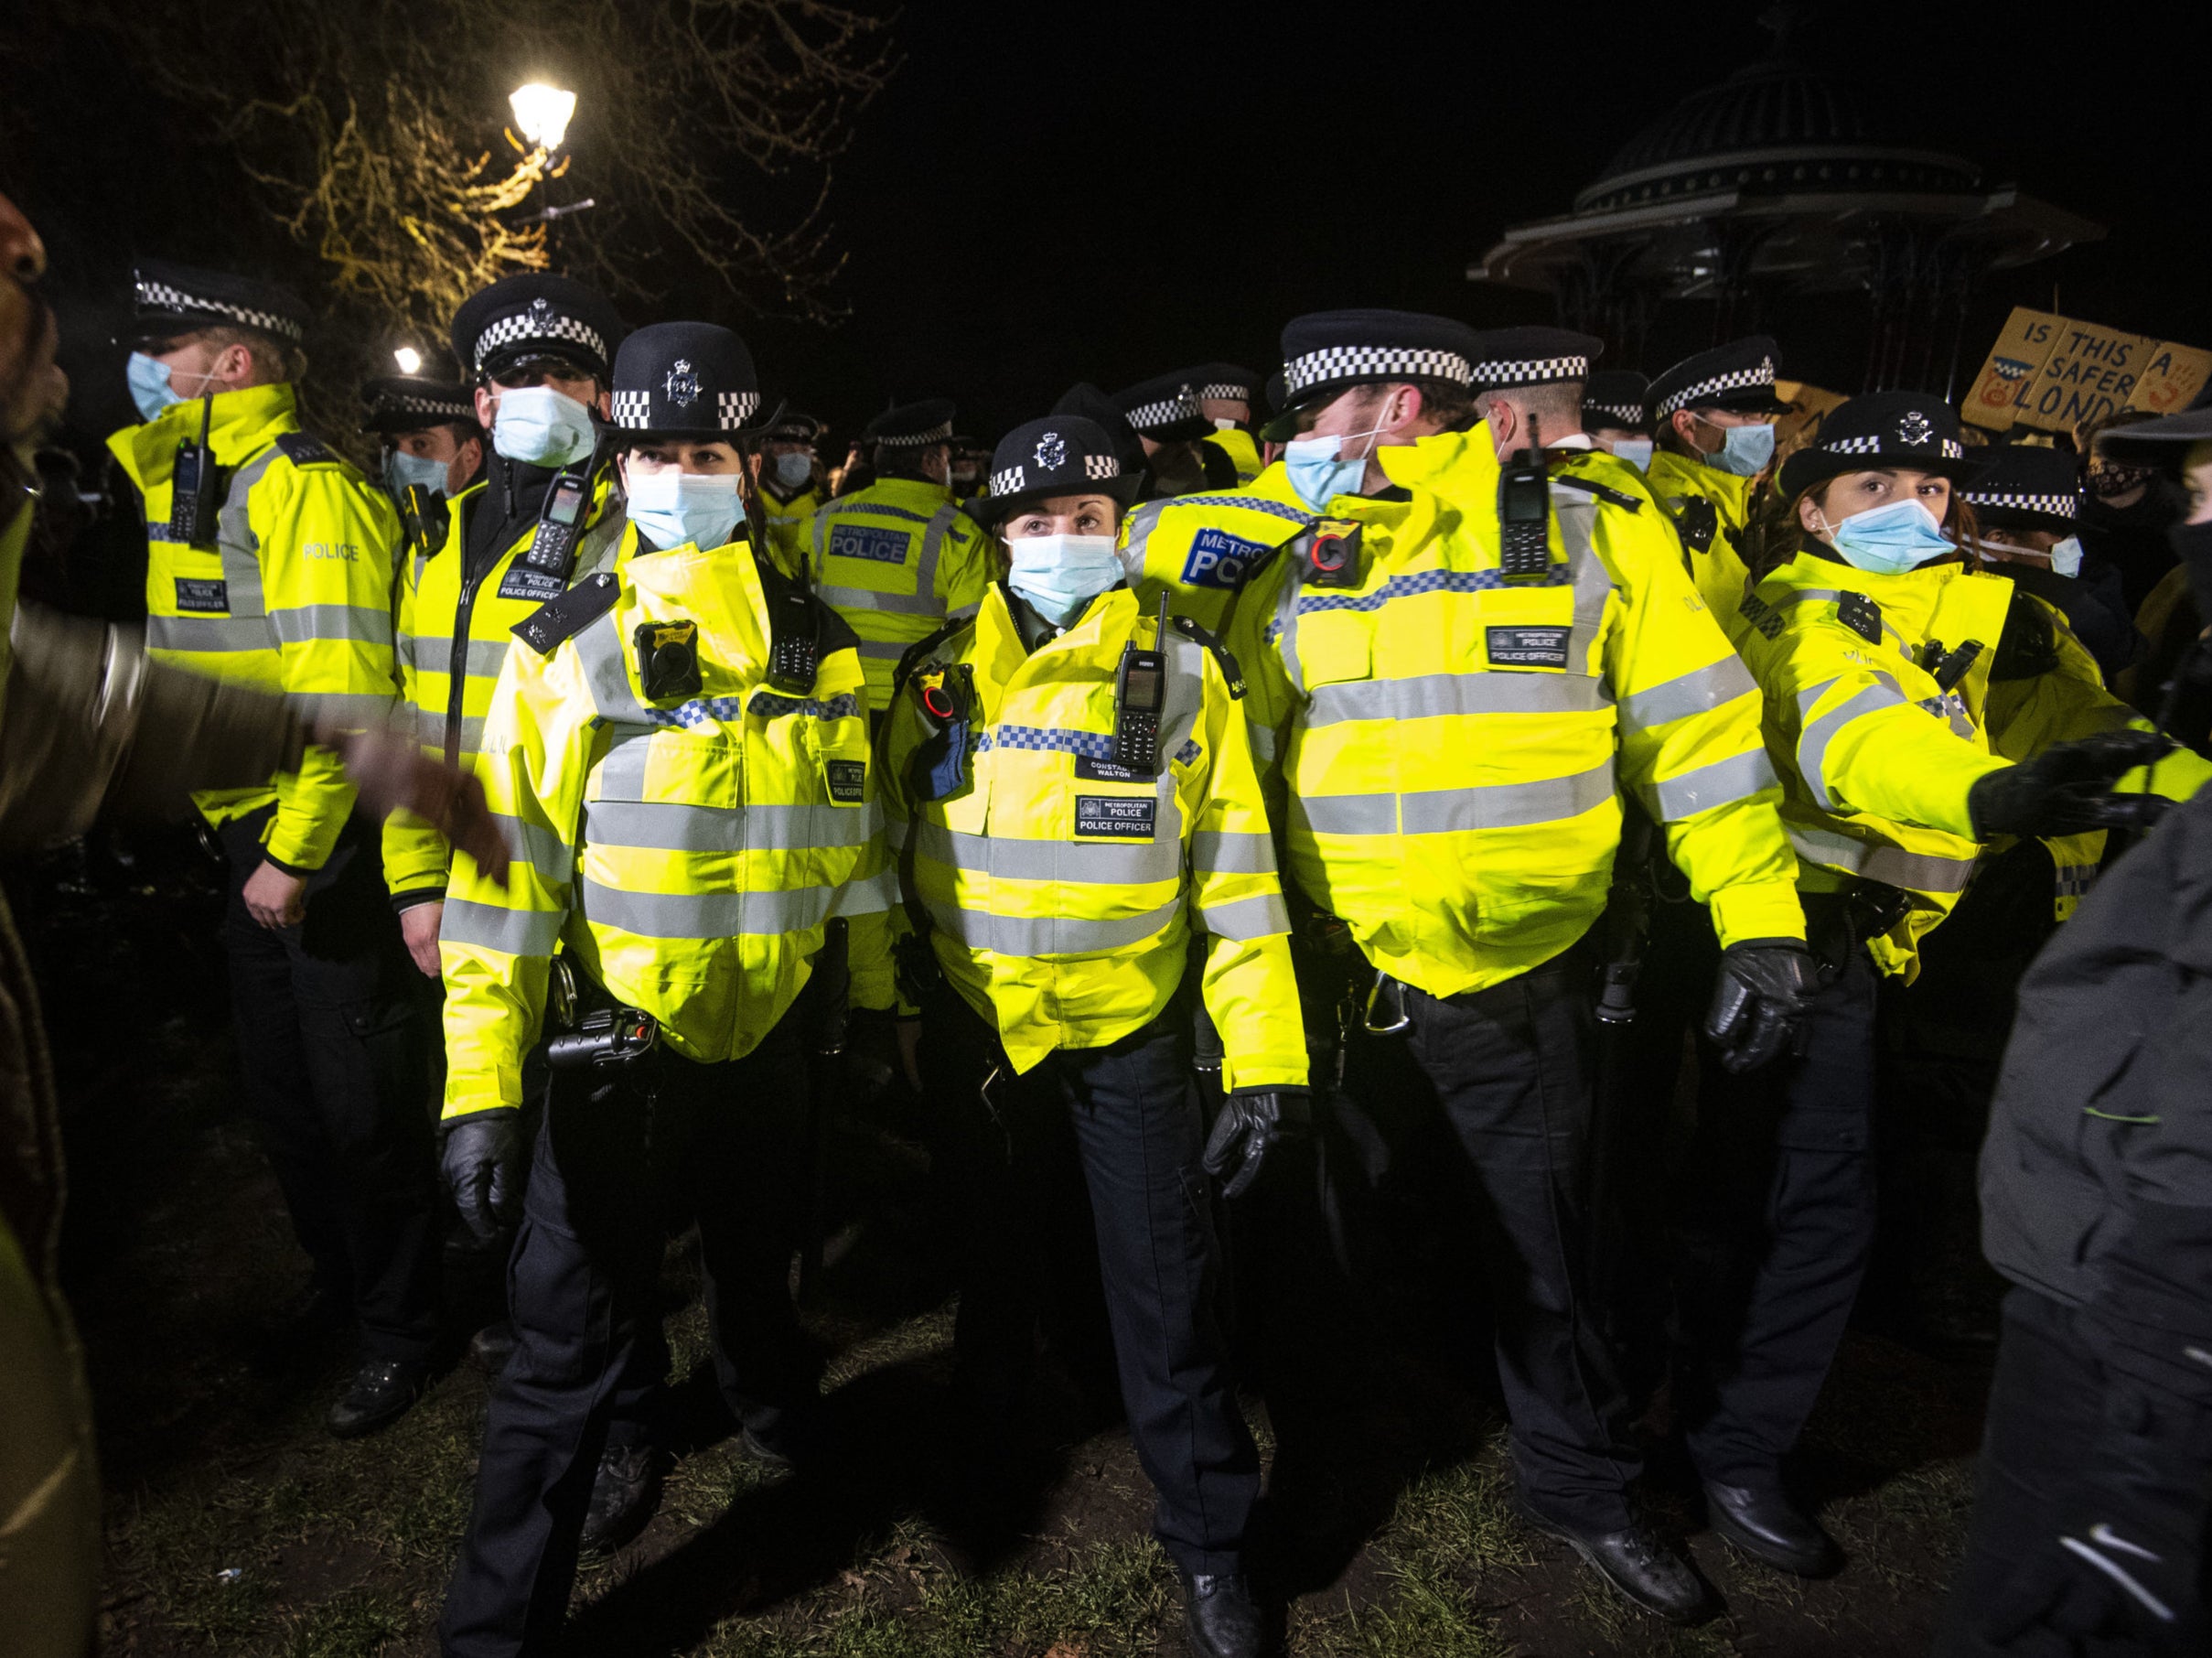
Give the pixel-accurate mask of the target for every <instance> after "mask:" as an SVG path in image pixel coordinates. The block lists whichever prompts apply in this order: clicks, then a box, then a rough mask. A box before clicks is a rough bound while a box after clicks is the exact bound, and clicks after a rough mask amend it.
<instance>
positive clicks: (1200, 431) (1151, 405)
mask: <svg viewBox="0 0 2212 1658" xmlns="http://www.w3.org/2000/svg"><path fill="white" fill-rule="evenodd" d="M1113 404H1114V407H1115V408H1117V409H1119V410H1121V411H1122V414H1123V415H1124V416H1126V417H1127V419H1128V421H1129V424H1130V425H1132V426H1133V427H1134V428H1135V429H1136V431H1137V434H1138V436H1143V437H1149V438H1151V439H1152V440H1153V442H1154V443H1187V442H1188V441H1189V440H1190V439H1192V438H1195V437H1203V436H1206V435H1207V434H1208V432H1210V431H1212V430H1213V429H1214V423H1213V422H1212V421H1210V420H1208V419H1207V418H1206V416H1205V415H1204V414H1200V413H1199V412H1198V388H1197V382H1195V381H1193V380H1192V379H1191V378H1190V376H1189V375H1187V374H1155V375H1154V377H1153V378H1152V379H1150V380H1141V381H1139V382H1137V383H1136V384H1135V385H1133V386H1125V387H1123V388H1122V390H1121V391H1119V392H1116V393H1114V394H1113Z"/></svg>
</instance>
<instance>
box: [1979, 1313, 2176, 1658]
mask: <svg viewBox="0 0 2212 1658" xmlns="http://www.w3.org/2000/svg"><path fill="white" fill-rule="evenodd" d="M2098 1348H2099V1344H2098V1342H2097V1341H2095V1340H2092V1339H2090V1338H2088V1337H2087V1336H2085V1334H2084V1333H2083V1332H2082V1331H2081V1330H2079V1329H2078V1328H2077V1323H2076V1315H2075V1313H2074V1310H2073V1309H2072V1308H2068V1307H2066V1306H2064V1305H2063V1304H2061V1303H2059V1302H2057V1301H2054V1300H2052V1299H2051V1298H2050V1297H2047V1296H2043V1295H2039V1294H2037V1293H2036V1292H2035V1291H2034V1290H2029V1289H2017V1288H2016V1289H2014V1290H2013V1292H2012V1293H2011V1294H2010V1295H2009V1296H2007V1297H2005V1302H2004V1317H2003V1334H2002V1336H2001V1337H2000V1340H1999V1342H1998V1348H1997V1373H1996V1376H1995V1377H1994V1379H1993V1380H1992V1383H1991V1384H1990V1398H1989V1410H1988V1415H1987V1416H1986V1417H1985V1420H1984V1426H1983V1429H1982V1439H1981V1468H1980V1470H1979V1474H1978V1478H1977V1480H1976V1489H1975V1492H1974V1517H1973V1521H1972V1523H1971V1526H1970V1529H1969V1531H1968V1533H1967V1543H1966V1559H1965V1561H1964V1562H1963V1563H1962V1564H1961V1565H1960V1568H1959V1573H1958V1576H1957V1577H1955V1578H1954V1579H1953V1580H1952V1584H1951V1598H1950V1604H1949V1609H1948V1610H1947V1611H1946V1614H1945V1618H1944V1625H1943V1629H1942V1632H1941V1633H1940V1634H1939V1635H1938V1638H1937V1641H1936V1652H1937V1653H1938V1655H1939V1658H1997V1655H1998V1654H2003V1655H2004V1658H2201V1655H2202V1653H2204V1651H2205V1650H2206V1649H2205V1648H2204V1646H2203V1645H2202V1644H2201V1642H2203V1641H2204V1638H2205V1637H2204V1630H2205V1627H2206V1625H2205V1620H2206V1604H2207V1596H2208V1594H2212V1574H2208V1572H2207V1568H2208V1567H2212V1553H2208V1552H2207V1550H2208V1549H2212V1541H2208V1540H2207V1522H2208V1521H2212V1409H2207V1408H2206V1407H2204V1406H2203V1405H2196V1406H2191V1405H2187V1404H2185V1403H2184V1402H2183V1401H2181V1400H2179V1399H2176V1398H2174V1397H2173V1396H2172V1395H2164V1394H2161V1395H2156V1396H2153V1391H2152V1390H2150V1389H2147V1388H2145V1387H2143V1386H2142V1384H2141V1383H2138V1382H2136V1381H2135V1380H2133V1379H2132V1378H2131V1377H2129V1376H2127V1375H2126V1374H2124V1373H2121V1372H2119V1371H2116V1370H2114V1369H2113V1368H2112V1367H2111V1366H2110V1365H2109V1364H2107V1363H2106V1362H2104V1361H2103V1359H2102V1357H2101V1356H2100V1354H2099V1351H2098ZM2115 1419H2119V1420H2121V1421H2124V1422H2125V1423H2126V1424H2127V1425H2128V1427H2129V1428H2130V1429H2131V1432H2132V1433H2133V1434H2135V1435H2138V1436H2141V1437H2142V1438H2144V1439H2146V1440H2148V1441H2149V1442H2150V1446H2151V1450H2150V1454H2148V1455H2138V1456H2135V1457H2133V1458H2131V1459H2130V1464H2131V1468H2132V1469H2133V1470H2135V1471H2136V1473H2137V1474H2138V1475H2139V1476H2140V1477H2142V1478H2144V1479H2147V1480H2151V1481H2152V1482H2153V1483H2152V1484H2151V1485H2150V1487H2149V1488H2148V1489H2144V1488H2141V1487H2137V1488H2135V1489H2134V1490H2133V1495H2134V1497H2135V1499H2136V1501H2137V1502H2140V1503H2142V1505H2143V1506H2144V1507H2145V1508H2147V1509H2153V1510H2157V1511H2162V1512H2164V1513H2167V1514H2174V1513H2194V1514H2195V1515H2196V1523H2195V1525H2194V1528H2193V1532H2194V1536H2195V1553H2194V1557H2193V1558H2186V1559H2183V1560H2181V1561H2178V1562H2176V1564H2177V1565H2179V1566H2180V1567H2181V1569H2180V1571H2179V1572H2177V1573H2175V1574H2173V1575H2171V1576H2166V1575H2163V1574H2162V1576H2161V1577H2160V1578H2159V1582H2160V1583H2161V1584H2162V1585H2164V1584H2171V1583H2173V1582H2174V1581H2176V1580H2185V1581H2186V1580H2193V1581H2194V1582H2195V1584H2196V1597H2195V1605H2194V1606H2190V1607H2181V1608H2176V1609H2175V1610H2177V1611H2179V1612H2180V1613H2181V1616H2180V1618H2179V1619H2178V1620H2177V1623H2176V1625H2175V1629H2174V1633H2173V1635H2172V1636H2171V1637H2170V1638H2169V1639H2168V1640H2166V1641H2164V1642H2159V1641H2157V1640H2145V1639H2142V1638H2140V1637H2137V1638H2130V1637H2129V1636H2127V1635H2124V1634H2121V1633H2119V1632H2117V1631H2114V1632H2111V1633H2109V1634H2101V1635H2086V1634H2075V1633H2067V1632H2062V1631H2060V1630H2057V1629H2054V1628H2052V1627H2051V1625H2050V1623H2049V1622H2048V1621H2046V1619H2045V1618H2044V1617H2042V1616H2039V1615H2035V1610H2034V1609H2035V1607H2036V1606H2037V1605H2038V1604H2046V1610H2047V1603H2048V1602H2052V1601H2056V1599H2058V1591H2059V1586H2058V1584H2057V1582H2056V1579H2058V1578H2059V1577H2061V1576H2062V1575H2064V1574H2066V1573H2067V1572H2077V1573H2078V1572H2086V1571H2087V1570H2088V1569H2089V1568H2087V1567H2086V1566H2081V1565H2078V1564H2076V1563H2074V1562H2071V1561H2068V1560H2067V1558H2066V1556H2063V1555H2061V1554H2059V1553H2058V1551H2057V1543H2056V1540H2057V1538H2059V1537H2060V1536H2062V1535H2065V1534H2067V1533H2069V1532H2078V1531H2081V1530H2084V1529H2087V1528H2089V1527H2090V1526H2092V1525H2093V1524H2094V1523H2095V1522H2096V1521H2097V1520H2099V1519H2101V1520H2104V1521H2106V1522H2108V1523H2111V1524H2112V1525H2114V1526H2115V1528H2116V1529H2118V1530H2119V1531H2120V1533H2121V1535H2123V1536H2126V1535H2129V1534H2133V1535H2134V1536H2136V1537H2142V1536H2143V1535H2144V1533H2142V1531H2140V1530H2138V1529H2137V1528H2136V1527H2135V1526H2133V1525H2131V1523H2130V1521H2131V1518H2132V1516H2131V1514H2130V1513H2127V1512H2126V1510H2125V1506H2124V1502H2121V1501H2120V1500H2119V1498H2118V1497H2117V1495H2116V1491H2125V1490H2128V1489H2129V1488H2128V1487H2127V1485H2126V1483H2125V1482H2123V1481H2115V1480H2110V1478H2108V1479H2107V1480H2105V1481H2104V1486H2103V1490H2102V1491H2100V1493H2099V1496H2100V1498H2101V1499H2102V1500H2101V1501H2099V1502H2080V1501H2078V1500H2077V1499H2078V1492H2079V1491H2080V1487H2081V1484H2082V1481H2083V1480H2084V1479H2085V1477H2087V1476H2089V1475H2094V1474H2101V1475H2107V1476H2109V1475H2110V1473H2111V1472H2112V1470H2110V1468H2109V1467H2107V1466H2105V1464H2106V1463H2107V1462H2108V1461H2109V1459H2110V1447H2109V1445H2103V1444H2100V1441H2102V1440H2104V1439H2105V1437H2106V1436H2107V1435H2108V1434H2109V1432H2110V1427H2111V1425H2112V1423H2113V1422H2114V1420H2115ZM2171 1534H2172V1532H2171V1528H2164V1527H2162V1528H2161V1532H2160V1537H2161V1541H2162V1543H2164V1540H2165V1539H2166V1538H2167V1537H2169V1536H2170V1535H2171ZM2112 1552H2113V1553H2114V1554H2115V1555H2117V1556H2118V1557H2120V1558H2121V1559H2123V1560H2124V1559H2125V1558H2126V1556H2124V1554H2120V1552H2119V1551H2116V1550H2115V1551H2112Z"/></svg>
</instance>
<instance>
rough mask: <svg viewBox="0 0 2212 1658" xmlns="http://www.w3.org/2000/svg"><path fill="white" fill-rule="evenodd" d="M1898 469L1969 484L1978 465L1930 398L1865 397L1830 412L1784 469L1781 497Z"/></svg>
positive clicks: (1939, 403) (1953, 423)
mask: <svg viewBox="0 0 2212 1658" xmlns="http://www.w3.org/2000/svg"><path fill="white" fill-rule="evenodd" d="M1885 467H1897V468H1905V469H1907V470H1911V471H1915V472H1934V473H1936V474H1938V476H1940V477H1943V478H1949V479H1961V478H1969V477H1971V476H1973V475H1974V474H1976V473H1978V472H1980V471H1981V460H1980V459H1979V458H1977V457H1976V456H1975V455H1974V454H1973V453H1972V452H1971V451H1970V450H1969V449H1968V448H1967V447H1966V442H1965V440H1964V439H1963V438H1961V437H1960V435H1959V416H1958V414H1956V413H1955V412H1954V411H1953V410H1952V408H1951V406H1950V404H1948V403H1945V402H1944V401H1943V399H1942V398H1940V397H1938V396H1937V395H1936V394H1935V393H1932V392H1868V393H1865V394H1864V395H1863V396H1859V397H1854V398H1852V399H1851V401H1850V402H1848V403H1842V404H1837V405H1836V406H1835V407H1834V408H1832V409H1831V410H1829V412H1828V418H1827V419H1825V420H1823V421H1822V422H1821V423H1820V436H1817V437H1815V438H1814V439H1813V440H1812V442H1811V443H1810V444H1809V445H1808V446H1807V447H1804V448H1802V449H1799V451H1798V452H1797V453H1796V454H1794V455H1792V456H1791V457H1790V458H1788V460H1786V461H1784V462H1783V463H1782V471H1781V476H1780V485H1781V490H1782V493H1783V494H1784V495H1785V496H1787V497H1789V498H1790V499H1793V500H1794V499H1795V498H1796V497H1798V496H1799V495H1802V494H1804V493H1805V491H1806V490H1809V489H1812V488H1813V487H1814V486H1816V485H1818V484H1823V483H1826V482H1827V481H1828V480H1829V479H1831V478H1840V477H1842V475H1843V474H1844V473H1846V472H1870V471H1879V470H1881V469H1882V468H1885Z"/></svg>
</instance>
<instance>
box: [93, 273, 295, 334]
mask: <svg viewBox="0 0 2212 1658" xmlns="http://www.w3.org/2000/svg"><path fill="white" fill-rule="evenodd" d="M131 298H132V314H131V326H130V328H129V330H128V343H129V344H132V345H146V344H150V343H152V342H153V341H155V340H160V339H175V338H176V337H177V335H179V334H188V333H190V332H192V331H193V330H195V329H197V328H252V330H253V331H254V332H256V333H259V334H267V335H271V336H273V337H274V338H275V339H281V340H284V341H285V343H286V344H288V345H297V344H299V343H300V341H301V340H303V339H306V337H307V307H306V302H305V301H303V300H302V299H301V298H300V296H298V295H297V294H295V293H294V292H293V291H292V290H291V289H290V288H288V287H285V285H283V284H282V283H277V282H264V281H263V280H262V279H261V278H260V277H258V276H239V275H232V274H231V272H228V271H208V270H201V269H199V267H197V266H195V265H188V264H177V262H176V261H175V260H171V259H142V260H140V261H139V262H138V265H137V268H136V269H135V270H134V271H133V272H132V273H131Z"/></svg>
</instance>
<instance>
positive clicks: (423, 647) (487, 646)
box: [412, 633, 514, 712]
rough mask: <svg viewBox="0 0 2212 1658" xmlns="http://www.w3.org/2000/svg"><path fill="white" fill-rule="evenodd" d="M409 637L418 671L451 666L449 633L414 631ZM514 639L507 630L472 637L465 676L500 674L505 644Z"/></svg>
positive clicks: (444, 668)
mask: <svg viewBox="0 0 2212 1658" xmlns="http://www.w3.org/2000/svg"><path fill="white" fill-rule="evenodd" d="M412 637H413V645H414V662H415V665H416V669H417V671H418V672H422V673H446V672H447V671H448V670H449V669H450V668H451V667H452V665H453V640H452V638H451V637H450V636H446V637H441V638H433V637H432V636H431V635H429V634H427V633H417V634H414V635H413V636H412ZM513 643H514V636H513V635H512V634H510V633H502V634H500V635H499V638H497V639H471V640H470V641H468V663H467V669H466V672H467V675H468V677H469V678H470V679H497V678H499V670H500V669H501V668H503V667H505V666H506V665H507V648H508V647H509V646H510V645H511V644H513ZM441 712H442V711H441Z"/></svg>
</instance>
